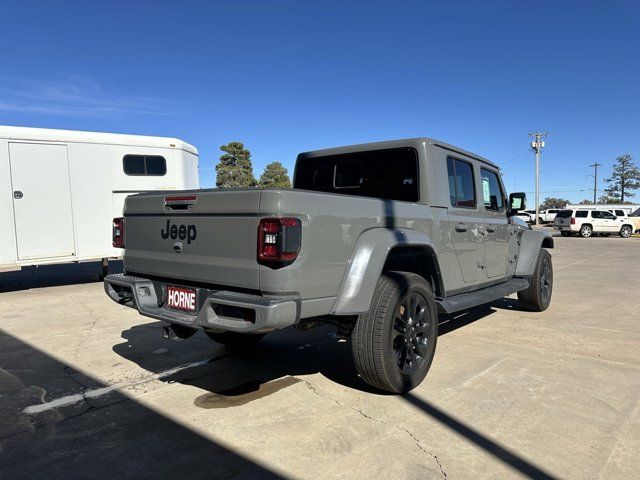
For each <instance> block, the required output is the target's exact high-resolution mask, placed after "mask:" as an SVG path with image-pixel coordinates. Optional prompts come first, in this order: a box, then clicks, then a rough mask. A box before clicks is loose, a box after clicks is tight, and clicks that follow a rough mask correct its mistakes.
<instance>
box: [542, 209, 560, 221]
mask: <svg viewBox="0 0 640 480" xmlns="http://www.w3.org/2000/svg"><path fill="white" fill-rule="evenodd" d="M560 210H561V209H560V208H550V209H548V210H543V211H542V212H540V221H541V222H542V223H551V222H553V221H554V220H555V219H556V215H557V214H558V212H559V211H560Z"/></svg>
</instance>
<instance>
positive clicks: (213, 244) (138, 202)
mask: <svg viewBox="0 0 640 480" xmlns="http://www.w3.org/2000/svg"><path fill="white" fill-rule="evenodd" d="M260 195H261V191H260V190H216V191H202V190H201V191H194V192H173V193H167V192H164V193H160V194H143V195H133V196H131V197H128V198H127V201H126V207H125V212H124V215H125V219H126V220H125V221H126V230H125V231H126V233H125V254H124V266H125V269H126V270H127V271H129V272H137V273H141V274H146V275H156V276H161V277H168V278H171V279H176V280H184V281H185V282H203V283H207V284H213V285H216V284H220V285H230V286H238V287H243V288H247V289H255V290H258V289H259V268H258V263H257V261H256V254H257V250H256V249H257V245H256V235H257V228H258V216H259V215H258V213H259V208H260Z"/></svg>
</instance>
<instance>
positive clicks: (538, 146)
mask: <svg viewBox="0 0 640 480" xmlns="http://www.w3.org/2000/svg"><path fill="white" fill-rule="evenodd" d="M547 135H549V134H548V133H546V132H545V133H543V132H533V133H529V136H530V137H533V138H534V139H535V140H533V141H532V142H531V150H533V151H534V153H535V154H536V225H540V152H542V149H543V148H544V146H545V144H544V141H542V139H543V138H545V137H546V136H547Z"/></svg>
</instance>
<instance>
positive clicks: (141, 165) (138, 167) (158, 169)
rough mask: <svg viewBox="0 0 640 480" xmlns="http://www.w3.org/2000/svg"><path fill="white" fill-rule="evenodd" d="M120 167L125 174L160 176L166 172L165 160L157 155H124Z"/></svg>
mask: <svg viewBox="0 0 640 480" xmlns="http://www.w3.org/2000/svg"><path fill="white" fill-rule="evenodd" d="M122 168H123V170H124V173H126V174H127V175H154V176H162V175H165V174H166V173H167V161H166V160H165V159H164V157H161V156H159V155H125V156H124V158H123V159H122Z"/></svg>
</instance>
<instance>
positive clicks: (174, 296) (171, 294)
mask: <svg viewBox="0 0 640 480" xmlns="http://www.w3.org/2000/svg"><path fill="white" fill-rule="evenodd" d="M166 305H167V307H169V308H175V309H176V310H182V311H183V312H190V313H195V311H196V291H195V290H194V289H192V288H184V287H174V286H171V285H169V286H167V304H166Z"/></svg>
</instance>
